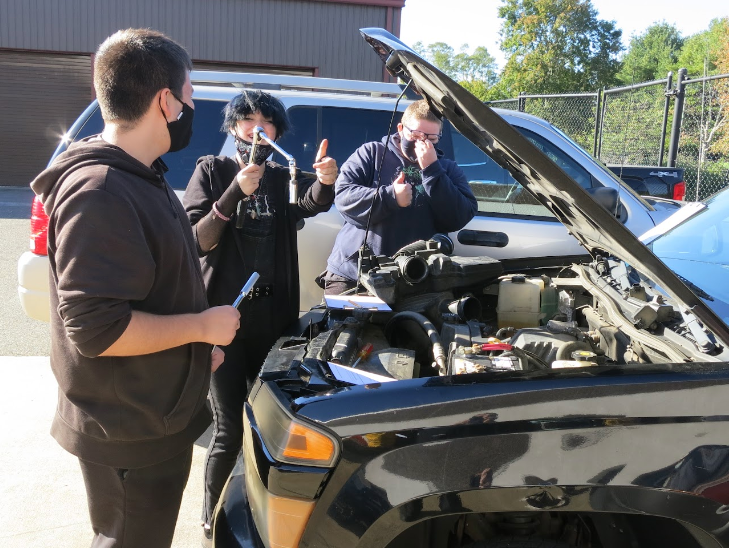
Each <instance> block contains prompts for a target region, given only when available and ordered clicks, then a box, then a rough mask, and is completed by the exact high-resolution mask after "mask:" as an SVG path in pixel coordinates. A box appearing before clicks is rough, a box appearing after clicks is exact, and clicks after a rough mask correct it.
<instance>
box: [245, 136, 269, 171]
mask: <svg viewBox="0 0 730 548" xmlns="http://www.w3.org/2000/svg"><path fill="white" fill-rule="evenodd" d="M252 146H253V143H249V142H248V141H244V140H243V139H241V138H240V137H236V150H237V151H238V155H239V156H240V157H241V161H242V162H243V163H244V164H249V163H251V160H250V157H251V147H252ZM272 152H274V147H272V146H271V145H268V144H263V143H262V142H260V141H259V143H258V144H257V145H256V157H255V158H254V159H253V163H254V164H256V165H261V164H263V163H264V162H265V161H266V158H268V157H269V156H271V153H272Z"/></svg>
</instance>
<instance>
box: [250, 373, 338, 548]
mask: <svg viewBox="0 0 730 548" xmlns="http://www.w3.org/2000/svg"><path fill="white" fill-rule="evenodd" d="M274 390H276V388H275V387H274V388H272V387H271V386H270V385H268V384H264V385H262V386H261V388H260V389H259V390H258V392H256V394H255V396H254V398H253V401H252V406H251V407H249V404H246V405H245V406H244V418H243V426H244V437H245V439H244V448H243V455H244V461H245V464H244V474H245V479H246V492H247V493H248V501H249V506H250V508H251V514H252V516H253V520H254V523H255V524H256V528H257V530H258V532H259V535H260V536H261V539H262V540H263V542H264V545H265V546H269V547H276V548H295V547H296V546H298V545H299V541H300V540H301V538H302V534H303V533H304V529H305V527H306V526H307V522H308V521H309V517H310V515H311V514H312V511H313V510H314V506H315V504H316V501H315V500H313V499H306V498H294V497H285V496H280V495H275V494H274V493H272V492H270V491H269V490H268V489H267V488H266V485H265V484H264V482H263V481H262V479H261V477H260V475H259V469H258V466H257V463H256V457H255V456H254V452H255V451H254V444H255V442H254V440H253V436H254V434H253V432H252V429H253V427H252V422H253V423H255V424H256V431H257V432H258V435H259V437H260V440H261V442H263V445H264V447H263V449H264V450H265V452H267V453H268V456H267V457H266V458H267V459H268V458H273V459H274V460H276V461H280V462H285V463H288V464H299V465H306V466H314V467H332V466H334V463H335V462H336V461H337V458H338V457H339V450H340V449H339V447H340V446H339V441H338V439H337V438H336V436H334V435H333V434H330V433H329V432H326V431H324V430H323V429H321V428H319V427H317V426H316V425H313V424H309V423H307V422H305V421H302V420H300V419H296V418H294V417H293V416H292V415H291V414H290V413H289V411H288V410H287V409H286V407H285V406H284V404H283V403H282V402H281V400H280V399H279V398H278V397H277V395H276V394H275V393H274Z"/></svg>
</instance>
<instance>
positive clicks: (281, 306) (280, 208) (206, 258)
mask: <svg viewBox="0 0 730 548" xmlns="http://www.w3.org/2000/svg"><path fill="white" fill-rule="evenodd" d="M239 170H240V167H239V166H238V163H237V162H236V160H235V159H233V158H229V157H227V156H217V157H216V156H205V157H203V158H200V159H199V160H198V165H197V167H196V169H195V172H194V173H193V176H192V177H191V179H190V182H189V183H188V187H187V189H186V191H185V196H184V198H183V203H184V205H185V211H186V212H187V214H188V217H189V219H190V223H191V224H192V225H195V224H197V222H198V221H199V220H200V219H202V218H203V217H204V216H205V215H207V214H209V213H210V211H211V208H212V206H213V202H215V201H217V200H218V199H219V198H220V197H221V196H222V195H223V193H224V192H225V191H226V189H227V188H228V187H229V186H230V185H231V184H232V181H233V179H234V178H235V176H236V174H237V173H238V171H239ZM266 178H267V184H271V185H273V188H274V189H275V192H274V207H275V210H276V212H277V213H276V214H275V217H274V219H275V221H274V222H275V223H276V240H275V242H276V243H275V247H276V249H275V253H276V255H275V261H274V262H275V269H276V280H275V282H274V291H273V301H272V305H273V307H274V310H275V314H276V315H275V325H274V329H275V331H276V336H278V334H279V333H281V331H282V330H283V329H284V328H285V327H286V326H287V325H288V324H290V323H291V322H292V321H294V320H296V319H297V318H298V317H299V258H298V252H297V224H298V223H299V221H301V220H302V219H304V218H305V217H313V216H314V215H316V214H317V213H320V212H323V211H327V210H329V208H330V207H331V205H332V202H333V200H334V186H333V185H322V184H320V183H319V182H318V181H317V180H316V179H315V178H314V176H313V174H311V173H306V172H300V171H298V174H297V179H298V186H299V200H298V203H296V204H289V195H288V189H289V185H288V182H289V170H288V168H286V167H284V166H281V165H279V164H276V163H274V162H267V164H266ZM241 196H243V194H242V193H241ZM235 222H236V219H235V215H233V216H232V218H231V220H230V221H229V222H228V225H227V226H226V228H225V230H224V232H223V234H222V236H221V241H222V240H223V239H224V238H233V240H234V241H235V242H236V245H235V246H230V245H229V246H227V245H219V246H217V247H215V248H214V249H213V250H211V251H210V252H209V253H207V254H206V253H204V252H203V251H202V250H201V249H200V247H198V253H199V254H200V256H201V265H202V269H203V278H204V280H205V284H206V287H207V288H208V295H209V296H210V295H213V293H215V294H218V295H220V294H222V293H228V294H229V295H230V297H231V298H227V299H226V300H225V301H222V302H214V301H213V300H211V305H222V304H231V302H232V301H233V298H235V296H236V295H237V294H238V292H239V291H240V290H241V286H242V285H243V281H245V280H246V278H247V277H248V276H249V275H250V274H251V272H249V271H248V270H249V269H247V268H246V267H245V265H244V272H241V273H240V276H239V279H240V283H238V284H237V285H236V286H231V287H229V288H226V291H219V289H220V288H217V287H215V284H216V283H217V278H216V276H215V273H216V271H217V269H218V268H226V258H225V257H223V256H222V255H223V253H224V252H225V250H226V249H228V250H230V249H232V248H234V247H235V248H236V249H241V248H242V246H243V242H242V241H241V235H240V232H239V231H238V230H236V229H235ZM193 232H194V233H195V230H193ZM229 263H230V261H229Z"/></svg>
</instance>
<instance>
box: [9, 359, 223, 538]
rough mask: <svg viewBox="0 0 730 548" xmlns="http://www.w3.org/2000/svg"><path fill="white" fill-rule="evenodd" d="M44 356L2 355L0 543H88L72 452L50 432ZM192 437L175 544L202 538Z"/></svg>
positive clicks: (199, 462) (199, 478) (200, 445)
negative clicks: (190, 458)
mask: <svg viewBox="0 0 730 548" xmlns="http://www.w3.org/2000/svg"><path fill="white" fill-rule="evenodd" d="M48 360H49V359H48V357H47V356H43V357H28V356H22V357H21V356H12V357H0V374H2V379H3V382H2V383H0V417H1V418H0V470H2V473H0V497H1V499H2V501H3V503H2V507H3V508H4V510H3V512H1V513H0V546H2V547H3V548H28V547H33V548H46V547H48V548H88V546H89V545H90V544H91V538H92V536H93V535H92V531H91V525H90V524H89V517H88V510H87V506H86V492H85V490H84V483H83V479H82V477H81V471H80V470H79V465H78V460H77V459H76V457H74V456H72V455H71V454H69V453H67V452H66V451H64V450H63V449H61V447H60V446H59V445H58V444H57V443H56V441H55V440H54V439H53V438H52V437H51V435H50V434H49V429H50V425H51V420H52V418H53V413H54V410H55V407H56V389H57V387H56V380H55V378H54V377H53V373H52V372H51V368H50V365H49V361H48ZM209 439H210V429H209V431H208V432H206V434H204V435H203V436H202V437H201V439H199V440H198V442H196V445H195V448H194V451H193V466H192V469H191V471H190V479H189V481H188V485H187V487H186V489H185V494H184V495H183V501H182V507H181V509H180V516H179V518H178V523H177V528H176V529H175V537H174V539H173V543H172V546H173V548H190V547H195V546H200V536H201V529H200V525H199V520H200V508H201V504H202V500H203V457H204V456H205V448H206V447H207V444H208V440H209Z"/></svg>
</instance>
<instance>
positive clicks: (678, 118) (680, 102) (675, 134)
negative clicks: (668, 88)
mask: <svg viewBox="0 0 730 548" xmlns="http://www.w3.org/2000/svg"><path fill="white" fill-rule="evenodd" d="M686 75H687V69H684V68H681V69H679V74H677V90H676V96H677V98H676V102H675V103H674V119H673V120H672V136H671V139H670V141H669V158H667V166H668V167H677V152H679V133H680V131H681V130H682V110H683V109H684V77H685V76H686Z"/></svg>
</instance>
